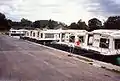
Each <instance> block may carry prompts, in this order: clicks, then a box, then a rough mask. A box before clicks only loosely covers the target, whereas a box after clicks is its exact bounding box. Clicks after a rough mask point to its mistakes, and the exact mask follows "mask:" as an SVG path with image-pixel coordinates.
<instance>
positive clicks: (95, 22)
mask: <svg viewBox="0 0 120 81" xmlns="http://www.w3.org/2000/svg"><path fill="white" fill-rule="evenodd" d="M88 27H89V31H92V30H96V29H101V28H102V22H101V21H100V20H99V19H97V18H93V19H90V20H89V21H88Z"/></svg>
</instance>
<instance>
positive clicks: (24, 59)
mask: <svg viewBox="0 0 120 81" xmlns="http://www.w3.org/2000/svg"><path fill="white" fill-rule="evenodd" d="M3 80H8V81H9V80H10V81H21V80H22V81H27V80H28V81H120V74H118V73H114V72H111V71H108V70H105V69H102V68H97V67H94V66H92V65H89V64H86V63H83V62H80V61H79V60H78V59H76V58H73V57H68V56H67V54H66V53H63V52H60V51H57V50H51V49H49V48H46V47H44V46H39V45H35V44H33V43H31V42H27V41H24V40H19V39H15V38H11V37H8V36H3V35H1V36H0V81H3Z"/></svg>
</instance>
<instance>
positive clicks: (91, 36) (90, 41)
mask: <svg viewBox="0 0 120 81" xmlns="http://www.w3.org/2000/svg"><path fill="white" fill-rule="evenodd" d="M92 44H93V35H90V34H89V35H88V45H92Z"/></svg>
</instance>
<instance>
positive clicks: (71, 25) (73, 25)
mask: <svg viewBox="0 0 120 81" xmlns="http://www.w3.org/2000/svg"><path fill="white" fill-rule="evenodd" d="M68 28H70V29H79V28H78V25H77V24H76V23H75V22H73V23H71V24H70V26H69V27H68Z"/></svg>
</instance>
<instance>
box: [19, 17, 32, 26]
mask: <svg viewBox="0 0 120 81" xmlns="http://www.w3.org/2000/svg"><path fill="white" fill-rule="evenodd" d="M20 25H21V26H23V27H24V26H31V25H32V21H30V20H28V19H24V18H22V19H21V22H20Z"/></svg>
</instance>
